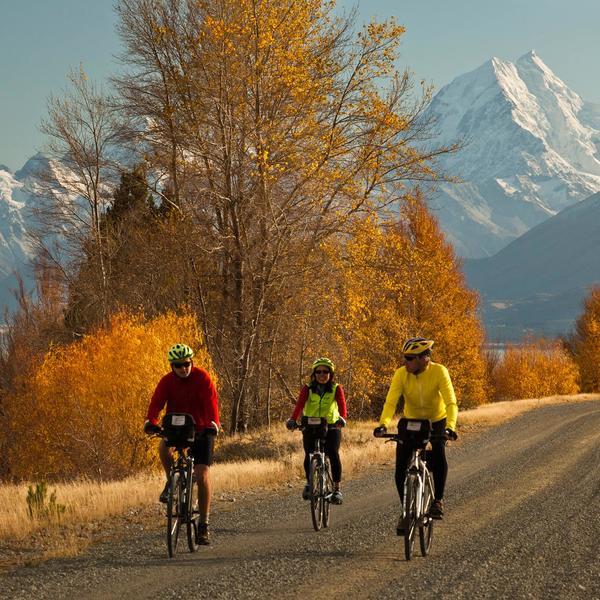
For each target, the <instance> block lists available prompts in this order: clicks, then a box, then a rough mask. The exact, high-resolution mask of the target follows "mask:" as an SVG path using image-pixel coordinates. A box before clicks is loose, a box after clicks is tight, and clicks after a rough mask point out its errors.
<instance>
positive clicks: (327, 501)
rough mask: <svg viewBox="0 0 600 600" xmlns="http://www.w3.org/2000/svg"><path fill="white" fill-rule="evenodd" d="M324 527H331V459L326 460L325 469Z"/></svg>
mask: <svg viewBox="0 0 600 600" xmlns="http://www.w3.org/2000/svg"><path fill="white" fill-rule="evenodd" d="M323 481H324V486H323V487H324V489H323V527H329V525H331V495H332V494H333V479H332V478H331V465H330V464H329V459H328V458H326V459H325V468H324V469H323Z"/></svg>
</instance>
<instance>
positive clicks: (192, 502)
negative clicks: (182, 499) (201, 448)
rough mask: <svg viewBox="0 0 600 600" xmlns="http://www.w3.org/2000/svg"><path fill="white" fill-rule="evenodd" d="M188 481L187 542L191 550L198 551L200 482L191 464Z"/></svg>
mask: <svg viewBox="0 0 600 600" xmlns="http://www.w3.org/2000/svg"><path fill="white" fill-rule="evenodd" d="M187 481H188V485H187V491H186V505H187V511H186V512H187V520H186V526H187V542H188V548H189V549H190V552H196V550H198V523H199V521H200V503H199V500H198V483H197V482H196V481H194V477H193V467H191V466H190V468H189V469H188V477H187Z"/></svg>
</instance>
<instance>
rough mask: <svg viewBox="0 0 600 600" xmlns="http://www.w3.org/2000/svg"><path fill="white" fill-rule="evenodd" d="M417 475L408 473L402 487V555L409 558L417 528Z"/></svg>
mask: <svg viewBox="0 0 600 600" xmlns="http://www.w3.org/2000/svg"><path fill="white" fill-rule="evenodd" d="M417 487H418V482H417V476H416V475H414V474H408V475H407V476H406V483H405V487H404V504H405V511H404V556H405V557H406V560H410V559H411V558H412V554H413V547H414V544H415V533H416V530H417Z"/></svg>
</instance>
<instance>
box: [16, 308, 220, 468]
mask: <svg viewBox="0 0 600 600" xmlns="http://www.w3.org/2000/svg"><path fill="white" fill-rule="evenodd" d="M180 341H182V342H184V343H187V344H189V345H190V346H192V347H193V348H194V349H195V350H196V359H195V360H196V362H197V364H199V365H202V366H203V367H205V368H208V369H209V370H211V371H212V362H211V360H210V357H209V356H208V353H207V352H206V349H205V347H204V346H203V341H202V335H201V333H200V331H199V330H198V327H197V324H196V320H195V318H194V317H193V316H191V315H189V314H174V313H167V314H165V315H162V316H159V317H157V318H155V319H152V320H150V321H145V320H144V319H143V318H142V317H141V316H139V315H131V314H128V313H119V314H116V315H115V316H113V317H112V319H111V321H110V324H109V326H108V328H107V329H106V330H102V329H101V330H98V331H96V332H95V333H93V334H90V335H87V336H85V337H84V338H83V339H82V340H81V341H79V342H74V343H71V344H67V345H61V346H54V347H52V348H51V349H50V350H49V351H48V352H47V353H46V354H45V356H44V360H43V362H42V364H41V366H40V367H39V369H37V371H35V372H34V373H32V374H29V375H27V376H24V377H23V380H22V382H21V386H20V390H21V393H19V394H18V395H17V394H13V395H10V396H9V397H8V398H7V402H6V410H7V417H8V422H9V427H10V431H11V432H12V440H11V444H10V445H9V446H10V449H9V452H8V456H7V457H6V458H7V460H8V461H9V463H10V473H11V476H12V477H13V478H16V479H22V478H28V479H39V478H42V479H57V478H70V477H75V476H78V477H81V476H89V477H91V478H94V479H115V478H120V477H124V476H125V475H129V474H131V473H133V472H135V471H138V470H139V469H140V468H143V467H147V466H148V465H150V464H152V463H155V462H156V456H155V455H156V450H155V448H154V446H155V443H154V442H150V441H149V440H148V439H147V438H146V437H145V436H144V434H143V432H142V424H143V421H144V416H145V411H146V409H147V406H148V403H149V401H150V397H151V395H152V393H153V391H154V388H155V386H156V384H157V382H158V380H159V379H160V377H162V376H163V375H164V374H165V373H166V372H168V370H169V366H168V362H167V360H166V351H167V349H168V347H169V346H170V345H172V344H174V343H177V342H180ZM213 376H214V373H213ZM32 450H33V452H32Z"/></svg>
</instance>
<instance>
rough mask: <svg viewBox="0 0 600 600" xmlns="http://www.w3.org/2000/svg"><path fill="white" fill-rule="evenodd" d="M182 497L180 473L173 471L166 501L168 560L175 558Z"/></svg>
mask: <svg viewBox="0 0 600 600" xmlns="http://www.w3.org/2000/svg"><path fill="white" fill-rule="evenodd" d="M182 496H183V490H182V481H181V473H179V471H174V472H173V474H172V475H171V486H170V489H169V498H168V500H167V549H168V551H169V558H173V556H175V552H176V551H177V540H178V539H179V527H180V526H181V501H182Z"/></svg>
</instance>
